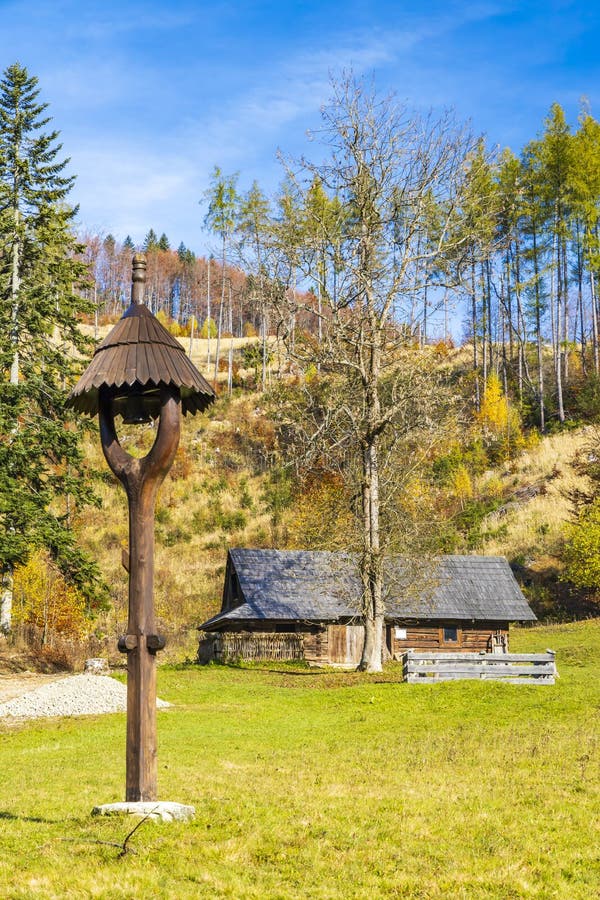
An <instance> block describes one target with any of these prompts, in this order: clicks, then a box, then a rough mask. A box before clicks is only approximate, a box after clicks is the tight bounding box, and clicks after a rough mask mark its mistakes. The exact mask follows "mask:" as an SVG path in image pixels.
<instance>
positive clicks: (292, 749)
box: [0, 621, 600, 900]
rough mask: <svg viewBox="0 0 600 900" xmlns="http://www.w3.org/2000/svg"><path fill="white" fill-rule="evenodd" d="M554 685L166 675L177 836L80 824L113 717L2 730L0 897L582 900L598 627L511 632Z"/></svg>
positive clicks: (102, 777) (596, 746) (594, 809)
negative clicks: (128, 841) (118, 844)
mask: <svg viewBox="0 0 600 900" xmlns="http://www.w3.org/2000/svg"><path fill="white" fill-rule="evenodd" d="M547 646H550V647H552V648H554V649H556V650H557V651H558V665H559V669H560V674H561V678H560V680H559V681H558V683H557V684H556V685H555V686H554V687H527V686H522V687H517V686H511V685H501V684H489V683H488V684H479V683H469V682H463V683H454V684H444V685H437V686H434V685H432V686H409V685H403V684H398V683H397V678H398V670H397V668H394V667H392V668H391V669H389V670H386V672H385V673H384V675H383V676H377V677H376V676H358V675H357V674H355V673H349V674H343V673H328V672H312V671H309V670H306V669H287V670H286V668H285V667H283V666H280V667H279V671H272V670H271V671H269V670H268V669H267V668H248V669H234V668H231V669H229V668H221V667H208V668H204V669H200V668H195V667H187V668H185V667H183V668H164V669H161V671H160V673H159V691H160V694H161V695H162V696H163V697H165V698H166V699H168V700H171V701H172V702H173V703H175V707H174V709H172V710H170V711H168V712H166V713H161V715H160V717H159V738H160V750H159V766H160V794H161V797H162V798H164V799H177V800H180V801H184V802H191V803H194V804H195V805H196V808H197V816H196V820H195V821H194V823H193V824H191V825H187V826H182V825H171V826H154V825H150V824H146V825H144V826H143V827H142V828H141V829H140V830H139V831H138V832H137V833H136V835H135V836H134V837H133V839H132V845H133V846H134V847H135V849H136V851H137V852H136V854H135V855H133V854H128V855H127V856H126V857H125V858H122V859H119V858H118V851H117V850H116V849H115V848H114V847H110V846H107V845H105V844H101V843H98V841H115V840H116V841H119V840H122V839H123V838H124V836H125V835H126V834H127V831H128V830H129V829H130V828H131V826H130V824H129V823H126V822H122V821H121V822H119V821H114V820H113V821H109V820H97V819H91V818H90V817H89V810H90V808H91V806H92V805H93V804H94V803H98V802H108V801H111V800H115V799H120V797H121V794H122V791H123V784H124V760H123V757H124V750H123V743H124V717H123V716H122V715H113V716H105V717H98V718H88V719H76V720H61V721H59V722H52V721H48V722H44V723H40V724H35V723H29V724H26V725H23V726H18V727H15V726H12V727H9V728H7V727H6V726H5V725H2V726H0V729H1V732H0V733H1V737H0V766H1V770H2V773H3V781H4V784H5V786H10V789H9V790H8V791H5V793H4V799H3V801H2V804H1V808H0V817H1V818H2V819H3V823H2V831H3V837H2V849H3V852H2V854H0V884H2V890H1V893H2V896H5V897H11V898H12V897H43V898H48V900H51V898H55V897H56V898H61V900H62V898H69V897H73V898H79V897H84V896H85V897H110V898H131V897H134V896H138V897H140V896H147V897H150V896H152V897H165V898H177V900H179V898H188V897H190V898H191V897H194V898H197V897H207V898H208V897H210V898H256V900H259V898H260V900H264V898H305V897H308V896H310V897H314V898H323V900H325V898H327V900H333V898H344V900H346V898H359V897H360V898H363V897H364V898H380V897H411V898H441V897H443V898H447V897H451V898H468V900H472V898H484V897H485V898H498V900H506V898H517V897H536V898H544V900H546V898H565V900H566V898H569V900H574V898H586V900H587V898H590V897H594V896H598V895H599V893H600V868H599V863H598V852H597V848H598V842H599V838H600V834H599V833H598V808H599V803H600V753H599V751H600V721H599V719H598V714H597V713H598V709H599V708H600V677H599V676H600V622H599V621H588V622H585V623H578V624H573V625H567V626H553V627H538V628H535V629H527V630H519V631H516V632H515V634H514V637H513V645H512V649H514V650H516V649H521V650H526V649H527V650H532V649H536V650H539V649H544V648H545V647H547Z"/></svg>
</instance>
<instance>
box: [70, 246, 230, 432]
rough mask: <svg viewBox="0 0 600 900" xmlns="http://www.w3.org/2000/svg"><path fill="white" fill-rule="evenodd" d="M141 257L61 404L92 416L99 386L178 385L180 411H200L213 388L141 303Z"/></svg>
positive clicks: (143, 275)
mask: <svg viewBox="0 0 600 900" xmlns="http://www.w3.org/2000/svg"><path fill="white" fill-rule="evenodd" d="M145 280H146V260H145V257H144V256H142V255H141V254H137V255H136V256H135V257H134V260H133V276H132V292H131V305H130V306H129V308H128V309H127V310H126V311H125V312H124V313H123V315H122V317H121V318H120V319H119V321H118V322H117V324H116V325H115V327H114V328H113V329H112V330H111V331H110V332H109V334H108V335H107V336H106V337H105V338H104V340H103V341H102V343H101V344H99V345H98V347H97V348H96V352H95V353H94V356H93V358H92V361H91V363H90V364H89V366H88V367H87V369H86V370H85V372H84V373H83V375H82V376H81V378H80V379H79V381H78V382H77V384H76V385H75V387H74V388H73V390H72V391H71V393H70V394H69V397H68V398H67V405H69V406H72V407H73V408H74V409H76V410H78V411H79V412H83V413H87V414H88V415H91V416H93V415H95V414H96V413H97V412H98V399H99V393H100V390H101V389H107V390H108V391H110V392H116V391H118V390H119V389H123V388H133V387H135V386H137V387H139V388H140V389H143V388H148V387H155V388H159V387H160V386H161V385H164V386H165V387H169V386H171V387H175V388H179V390H180V394H181V407H182V411H183V413H184V415H185V414H187V413H192V415H193V414H194V413H196V412H201V411H202V410H204V409H206V407H207V406H209V405H210V404H211V403H212V402H213V400H214V399H215V392H214V391H213V389H212V387H211V386H210V384H209V383H208V382H207V381H206V379H205V378H203V377H202V375H201V374H200V372H199V371H198V369H197V368H196V367H195V366H194V365H193V363H192V362H191V361H190V360H189V359H188V357H187V356H186V353H185V350H184V349H183V347H182V346H181V344H180V343H179V341H177V340H176V339H175V338H174V337H173V335H171V334H169V332H168V331H167V329H166V328H165V327H164V326H163V325H161V323H160V322H159V321H158V319H157V318H156V317H155V316H153V315H152V313H151V312H150V310H149V309H148V307H147V306H145V305H144V303H143V292H144V283H145Z"/></svg>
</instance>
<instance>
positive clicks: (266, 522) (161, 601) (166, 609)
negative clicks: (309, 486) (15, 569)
mask: <svg viewBox="0 0 600 900" xmlns="http://www.w3.org/2000/svg"><path fill="white" fill-rule="evenodd" d="M260 404H261V397H260V396H259V395H255V394H246V395H240V396H237V397H234V398H233V399H231V400H229V399H227V398H222V399H220V400H219V401H218V403H217V404H215V406H214V408H213V409H212V410H211V411H210V412H209V413H208V414H207V415H205V416H203V417H197V418H196V419H189V420H186V421H185V424H184V429H183V435H182V441H181V446H180V448H179V450H178V453H177V457H176V461H175V464H174V466H173V469H172V471H171V473H170V475H169V476H168V477H167V480H166V482H165V484H164V485H163V487H162V489H161V492H160V494H159V500H158V505H157V514H156V608H157V613H158V616H159V618H160V620H161V627H162V628H163V629H164V630H165V631H166V632H167V633H168V634H169V635H170V636H171V637H172V638H175V639H176V643H181V644H182V645H183V646H185V647H186V649H187V652H188V653H193V647H194V642H195V634H194V627H195V626H196V625H197V624H198V623H199V622H200V621H202V620H203V619H204V618H207V617H208V616H210V615H211V614H213V613H214V612H216V611H217V609H218V607H219V604H220V599H221V590H222V578H223V574H224V566H225V561H226V554H227V549H228V548H229V547H234V546H248V547H283V546H286V545H289V541H290V540H291V538H290V534H289V525H290V523H291V521H292V520H293V519H294V517H295V515H296V511H295V508H294V502H293V497H292V496H291V494H290V485H289V484H288V483H287V482H286V481H285V479H283V480H281V475H280V472H279V470H278V469H271V468H270V467H271V464H272V463H273V459H274V457H273V452H274V435H273V426H272V424H271V423H270V421H269V420H268V418H267V417H266V416H265V414H264V412H263V409H262V407H261V406H260ZM132 437H133V432H132V433H131V434H130V435H128V434H125V435H124V443H125V444H126V445H127V443H128V438H132ZM151 440H152V431H151V429H147V430H146V432H145V433H143V434H142V436H141V438H140V437H139V436H138V437H137V438H136V441H135V443H134V444H131V445H130V449H131V448H132V447H133V449H136V448H137V449H136V452H140V453H141V452H142V451H143V448H144V447H147V446H148V445H149V443H150V441H151ZM585 441H586V430H585V429H581V430H579V431H573V432H566V433H563V434H556V435H551V436H549V437H546V438H544V439H542V440H540V441H539V442H538V443H536V444H535V445H532V446H531V447H529V448H528V449H527V450H526V451H524V452H523V453H522V454H521V455H520V456H518V458H517V459H515V460H514V461H512V462H510V463H506V464H503V465H502V466H499V467H498V468H496V469H493V470H487V471H486V472H484V473H483V474H482V475H481V476H480V477H479V479H474V488H475V489H476V490H479V491H481V490H484V489H485V490H488V489H489V487H490V485H492V484H493V492H494V496H495V497H496V498H497V500H496V503H495V508H494V509H493V511H492V512H490V513H488V514H487V515H485V516H483V518H482V519H481V522H480V523H479V524H478V539H477V542H476V546H474V547H473V546H471V547H469V546H468V545H467V539H466V538H465V539H464V541H463V544H462V546H461V545H459V546H457V547H456V548H453V549H455V551H456V552H483V553H489V554H498V555H504V556H506V557H507V558H508V559H509V561H510V562H511V564H512V565H513V567H514V569H515V572H516V574H517V577H518V578H519V579H520V580H521V583H522V584H523V585H524V587H525V590H526V593H527V594H528V596H529V599H530V600H531V601H532V602H533V604H534V607H535V608H536V610H537V612H538V614H541V615H547V616H550V617H551V618H557V617H558V618H564V617H565V616H569V615H578V614H581V609H579V608H578V607H577V603H575V604H574V605H573V602H571V606H569V602H568V597H567V596H566V594H565V589H564V588H563V587H560V586H559V585H558V584H557V578H558V574H559V572H560V567H561V551H562V546H563V540H564V537H563V534H564V525H565V522H566V521H567V519H568V517H569V514H570V504H569V500H568V496H567V495H568V493H569V492H570V491H572V490H573V489H574V488H582V487H584V486H585V478H584V477H583V476H582V475H581V474H579V473H578V472H577V471H576V470H575V468H574V466H573V462H574V460H575V458H576V455H577V454H578V453H579V452H581V449H582V447H583V446H584V444H585ZM86 453H87V454H88V455H89V458H90V459H91V461H92V464H93V466H94V468H95V469H96V470H97V471H98V473H99V482H98V491H99V493H100V496H101V498H102V508H101V509H97V510H95V509H91V510H87V511H85V513H84V514H82V516H81V518H80V521H79V523H78V528H79V533H80V535H81V540H82V543H83V545H84V547H85V548H86V549H87V550H88V551H89V552H90V554H91V555H92V556H93V557H94V558H95V559H97V560H98V561H99V563H100V566H101V568H102V571H103V573H104V576H105V577H106V579H107V581H108V583H109V584H110V586H111V594H112V599H113V608H112V609H111V610H109V612H108V613H106V614H105V615H103V616H101V618H100V619H99V620H98V622H97V628H98V629H99V632H98V633H99V634H106V635H109V636H111V637H112V638H113V639H114V637H115V636H116V635H118V634H120V633H122V632H123V630H124V626H125V623H126V615H127V578H126V573H125V572H124V570H123V569H122V567H121V548H122V547H124V546H126V542H127V512H126V501H125V496H124V493H123V491H122V490H121V488H120V487H119V486H118V485H117V484H116V483H115V481H114V479H113V478H112V476H111V474H110V473H109V472H108V470H107V469H106V467H105V464H104V461H103V459H102V457H101V454H100V451H99V447H98V441H97V439H96V438H95V437H93V436H90V438H89V440H88V445H87V448H86ZM298 540H299V539H298V535H297V534H296V535H295V541H296V544H298ZM469 540H471V538H469ZM565 604H566V605H565Z"/></svg>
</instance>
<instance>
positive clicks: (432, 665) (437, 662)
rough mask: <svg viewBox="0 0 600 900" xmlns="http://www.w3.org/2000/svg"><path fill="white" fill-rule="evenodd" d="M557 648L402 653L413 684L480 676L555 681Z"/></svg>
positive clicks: (518, 681)
mask: <svg viewBox="0 0 600 900" xmlns="http://www.w3.org/2000/svg"><path fill="white" fill-rule="evenodd" d="M554 656H555V654H554V651H553V650H547V651H546V652H545V653H419V652H418V651H416V650H407V651H406V653H405V654H404V656H403V664H404V665H403V670H404V680H405V681H408V682H410V683H411V684H431V683H432V682H435V681H456V680H460V679H463V678H477V679H479V680H482V681H504V682H506V683H508V684H554V680H555V678H556V676H557V674H558V673H557V670H556V663H555V661H554Z"/></svg>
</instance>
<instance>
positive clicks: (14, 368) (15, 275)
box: [10, 209, 21, 385]
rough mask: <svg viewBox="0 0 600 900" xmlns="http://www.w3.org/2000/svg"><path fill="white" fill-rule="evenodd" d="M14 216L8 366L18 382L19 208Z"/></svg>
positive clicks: (12, 379) (14, 382) (11, 377)
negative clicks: (10, 355)
mask: <svg viewBox="0 0 600 900" xmlns="http://www.w3.org/2000/svg"><path fill="white" fill-rule="evenodd" d="M14 216H15V238H14V242H13V248H12V274H11V284H10V295H11V312H12V321H11V328H12V335H11V337H12V342H13V344H14V347H15V351H14V355H13V360H12V365H11V367H10V383H11V384H15V385H16V384H18V383H19V290H20V288H21V276H20V266H21V252H20V251H21V245H20V241H19V235H18V229H19V210H18V209H15V210H14Z"/></svg>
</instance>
